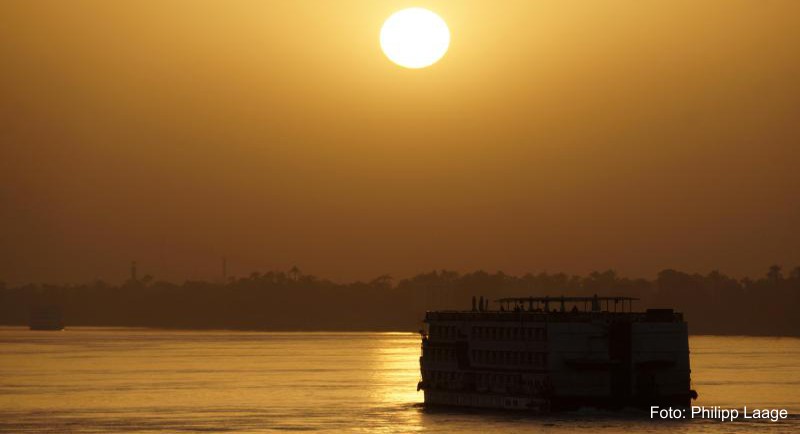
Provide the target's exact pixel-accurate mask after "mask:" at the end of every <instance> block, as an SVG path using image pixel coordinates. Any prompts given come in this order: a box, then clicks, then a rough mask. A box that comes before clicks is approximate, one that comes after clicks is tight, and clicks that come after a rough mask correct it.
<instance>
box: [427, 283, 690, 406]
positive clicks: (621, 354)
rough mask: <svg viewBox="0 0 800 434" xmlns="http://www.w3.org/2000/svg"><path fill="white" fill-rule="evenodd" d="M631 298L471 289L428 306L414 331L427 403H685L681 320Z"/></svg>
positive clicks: (685, 342) (686, 374)
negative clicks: (641, 307) (466, 298)
mask: <svg viewBox="0 0 800 434" xmlns="http://www.w3.org/2000/svg"><path fill="white" fill-rule="evenodd" d="M635 300H636V299H635V298H630V297H598V296H594V297H526V298H504V299H500V300H496V301H495V303H496V305H498V306H499V307H498V308H497V309H494V310H490V309H489V306H488V304H489V303H488V300H487V301H484V300H483V298H482V297H481V299H480V301H477V300H475V298H473V303H472V304H473V307H472V310H468V311H430V312H427V313H426V315H425V323H426V325H427V330H423V331H421V333H422V357H420V369H421V373H422V380H421V381H420V383H419V386H418V387H419V388H420V389H422V390H424V394H425V403H426V404H427V405H452V406H463V407H483V408H502V409H519V410H529V411H540V412H546V411H550V410H559V409H572V408H579V407H584V406H589V407H604V408H621V407H626V406H649V405H657V404H658V405H673V406H688V405H689V404H690V402H691V399H692V398H693V397H696V393H695V392H694V391H692V390H691V385H690V368H689V342H688V330H687V324H686V322H684V320H683V315H682V314H681V313H677V312H673V310H672V309H648V310H647V311H645V312H634V311H633V309H632V306H633V302H634V301H635Z"/></svg>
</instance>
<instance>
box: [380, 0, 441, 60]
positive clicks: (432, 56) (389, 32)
mask: <svg viewBox="0 0 800 434" xmlns="http://www.w3.org/2000/svg"><path fill="white" fill-rule="evenodd" d="M449 47H450V29H449V28H448V27H447V23H445V22H444V20H443V19H442V18H441V17H440V16H439V15H436V14H435V13H433V12H431V11H429V10H427V9H423V8H409V9H403V10H401V11H397V12H395V13H393V14H392V15H391V16H390V17H389V18H387V19H386V22H385V23H383V28H381V49H383V53H384V54H386V57H388V58H389V60H391V61H392V62H394V63H396V64H398V65H400V66H403V67H406V68H411V69H419V68H425V67H427V66H431V65H433V64H434V63H436V62H438V61H439V59H441V58H442V56H444V55H445V53H447V49H448V48H449Z"/></svg>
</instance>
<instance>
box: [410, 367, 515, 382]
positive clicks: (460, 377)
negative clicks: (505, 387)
mask: <svg viewBox="0 0 800 434" xmlns="http://www.w3.org/2000/svg"><path fill="white" fill-rule="evenodd" d="M472 375H473V376H472V378H473V381H475V382H476V383H478V384H487V383H488V384H522V378H521V377H520V375H519V374H483V373H476V374H472ZM422 379H423V380H425V381H431V382H444V381H452V382H461V381H464V373H462V372H454V371H436V370H432V369H426V370H424V371H423V375H422Z"/></svg>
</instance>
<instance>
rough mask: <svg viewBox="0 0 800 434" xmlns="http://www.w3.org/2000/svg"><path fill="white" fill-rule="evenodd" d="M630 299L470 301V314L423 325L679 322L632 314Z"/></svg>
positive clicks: (443, 314) (652, 312) (449, 314)
mask: <svg viewBox="0 0 800 434" xmlns="http://www.w3.org/2000/svg"><path fill="white" fill-rule="evenodd" d="M637 300H638V299H637V298H634V297H598V296H597V295H595V296H592V297H565V296H557V297H550V296H545V297H511V298H500V299H497V300H494V302H495V304H497V305H498V306H499V307H498V308H496V309H490V308H489V300H488V299H486V300H484V298H483V297H481V298H480V300H477V299H476V298H475V297H473V298H472V310H440V311H428V312H426V314H425V321H426V322H430V321H530V322H589V321H596V320H598V319H607V320H612V321H628V322H682V321H683V314H682V313H678V312H674V311H673V310H672V309H647V310H646V311H644V312H634V311H633V302H634V301H637Z"/></svg>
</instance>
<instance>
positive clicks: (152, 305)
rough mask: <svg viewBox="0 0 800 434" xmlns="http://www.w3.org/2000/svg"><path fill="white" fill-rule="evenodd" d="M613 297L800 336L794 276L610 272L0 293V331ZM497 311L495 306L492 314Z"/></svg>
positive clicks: (336, 326)
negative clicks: (46, 311)
mask: <svg viewBox="0 0 800 434" xmlns="http://www.w3.org/2000/svg"><path fill="white" fill-rule="evenodd" d="M593 294H598V295H609V296H611V295H613V296H629V297H637V298H639V299H640V300H639V301H638V302H636V303H635V305H634V307H635V308H638V309H640V310H643V309H645V308H650V307H670V308H675V309H676V310H678V311H682V312H684V314H685V318H686V320H687V321H688V322H689V330H690V333H693V334H745V335H785V336H800V312H798V308H800V267H797V268H794V269H793V270H791V272H789V273H784V272H783V270H782V269H781V267H779V266H772V267H770V269H769V270H768V272H767V273H766V274H765V275H764V276H763V277H761V278H758V279H751V278H744V279H735V278H731V277H728V276H726V275H724V274H721V273H719V272H717V271H712V272H710V273H708V274H705V275H701V274H689V273H684V272H681V271H676V270H671V269H668V270H663V271H661V272H660V273H658V276H657V277H656V278H655V279H654V280H648V279H631V278H626V277H622V276H620V275H618V274H617V273H616V272H615V271H613V270H607V271H603V272H593V273H591V274H589V275H588V276H575V275H567V274H564V273H554V274H549V273H545V272H542V273H538V274H531V273H528V274H525V275H522V276H513V275H508V274H505V273H503V272H496V273H487V272H485V271H475V272H471V273H465V274H461V273H457V272H454V271H447V270H441V271H431V272H429V273H422V274H419V275H416V276H414V277H411V278H407V279H402V280H399V281H397V282H394V281H393V279H392V278H391V276H388V275H383V276H379V277H377V278H375V279H373V280H371V281H368V282H361V281H358V282H352V283H334V282H331V281H329V280H325V279H321V278H319V277H316V276H313V275H310V274H304V273H302V272H301V271H300V270H299V269H297V268H296V267H294V268H292V269H291V270H289V271H287V272H283V271H269V272H265V273H259V272H254V273H252V274H250V275H249V276H247V277H241V278H230V279H228V281H226V282H204V281H186V282H184V283H183V284H180V285H178V284H174V283H170V282H164V281H157V280H155V279H153V278H152V277H151V276H144V277H142V278H135V277H132V278H131V279H128V280H127V281H126V282H124V283H123V284H121V285H109V284H107V283H104V282H102V281H97V282H94V283H91V284H82V285H34V284H29V285H22V286H16V287H7V286H6V285H4V284H2V283H0V324H3V325H25V324H27V320H28V314H29V312H30V309H31V308H32V307H35V306H37V305H42V304H47V305H57V306H59V307H60V308H61V310H62V312H63V317H64V320H65V322H66V324H67V326H68V327H69V326H140V327H169V328H187V329H254V330H384V331H387V330H408V331H415V330H418V329H419V328H420V327H421V319H422V318H423V316H424V312H425V311H426V310H435V309H469V308H470V305H471V299H472V296H473V295H475V296H484V297H488V298H489V299H492V300H494V299H496V298H501V297H524V296H545V295H550V296H560V295H566V296H570V295H593ZM491 308H497V306H491Z"/></svg>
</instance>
